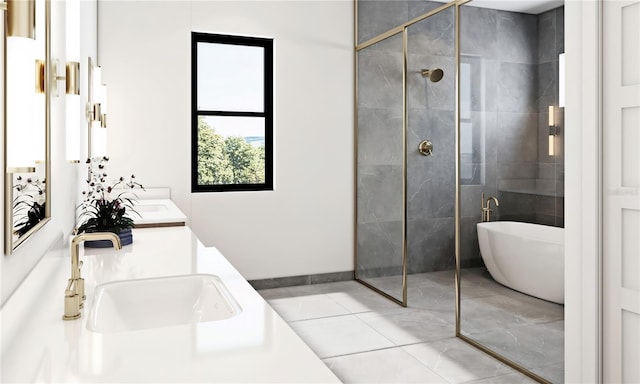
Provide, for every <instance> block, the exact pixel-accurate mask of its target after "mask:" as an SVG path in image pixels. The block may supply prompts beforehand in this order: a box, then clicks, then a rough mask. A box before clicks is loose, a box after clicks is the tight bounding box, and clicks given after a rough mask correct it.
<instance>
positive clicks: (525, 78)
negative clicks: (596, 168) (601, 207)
mask: <svg viewBox="0 0 640 384" xmlns="http://www.w3.org/2000/svg"><path fill="white" fill-rule="evenodd" d="M507 3H514V2H504V5H505V6H508V4H507ZM494 4H495V3H494ZM476 5H482V3H480V2H477V1H471V2H469V3H466V4H465V5H463V6H460V61H459V63H460V72H459V74H460V83H459V84H460V89H459V92H460V93H459V95H460V180H459V182H460V185H461V188H460V191H461V199H460V201H461V206H460V211H461V212H462V218H461V227H460V231H461V240H460V249H459V251H460V259H461V264H460V268H461V271H460V291H459V297H458V299H459V300H460V301H459V304H460V313H459V314H460V320H459V326H460V335H461V337H462V338H464V339H465V340H467V341H469V342H471V343H472V344H474V345H476V346H478V347H480V348H482V349H483V350H485V351H486V352H488V353H490V354H492V355H494V356H497V357H500V358H502V359H506V360H508V361H510V362H511V364H514V366H516V367H518V368H519V369H521V370H522V371H523V372H526V373H527V374H529V375H531V376H532V377H534V378H535V379H536V380H538V381H541V382H554V383H556V382H563V380H564V305H563V303H564V281H563V276H564V260H563V257H564V245H563V242H562V239H563V231H564V229H563V228H562V227H563V226H564V220H563V217H564V212H563V206H564V197H563V195H564V194H563V191H564V149H563V131H564V129H563V128H564V122H563V108H562V107H561V106H560V100H559V99H560V97H559V88H560V85H559V84H560V79H559V65H560V63H559V61H560V60H559V56H558V54H559V53H562V52H563V51H564V22H563V21H564V10H563V7H562V6H560V7H557V5H555V6H552V7H550V8H547V9H545V10H544V11H542V13H540V12H532V13H522V12H514V11H512V10H505V9H491V8H486V7H482V8H480V7H476ZM550 107H552V108H550ZM549 111H554V116H553V117H554V118H553V119H550V118H549V117H550V116H549ZM550 122H552V123H550ZM550 125H553V127H551V126H550ZM552 128H553V132H554V136H550V132H552V130H551V129H552ZM550 137H553V141H551V140H550V139H549V138H550ZM550 142H552V143H553V144H554V147H555V148H554V150H553V151H552V152H551V155H550V152H549V144H550ZM482 193H484V195H485V196H484V198H483V197H481V196H482ZM478 203H480V204H478ZM498 204H499V205H498ZM487 218H490V220H491V222H482V223H481V221H488V220H487Z"/></svg>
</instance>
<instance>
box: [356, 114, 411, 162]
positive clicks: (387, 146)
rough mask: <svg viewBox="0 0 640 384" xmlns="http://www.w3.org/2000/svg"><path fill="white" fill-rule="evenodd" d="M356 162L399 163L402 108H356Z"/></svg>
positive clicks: (400, 158) (400, 157)
mask: <svg viewBox="0 0 640 384" xmlns="http://www.w3.org/2000/svg"><path fill="white" fill-rule="evenodd" d="M357 136H358V164H359V165H361V166H362V165H385V164H387V165H391V164H397V165H401V164H402V163H403V161H404V159H403V158H402V110H401V109H399V110H398V109H382V108H362V107H361V108H359V109H358V135H357Z"/></svg>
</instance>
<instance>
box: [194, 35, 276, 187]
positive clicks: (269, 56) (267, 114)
mask: <svg viewBox="0 0 640 384" xmlns="http://www.w3.org/2000/svg"><path fill="white" fill-rule="evenodd" d="M198 43H214V44H230V45H242V46H254V47H262V48H264V109H263V112H250V111H215V110H200V109H198ZM198 116H230V117H261V118H264V131H265V132H264V139H265V159H264V166H265V170H264V172H265V175H264V176H265V181H264V183H261V184H213V185H200V184H198ZM272 190H273V39H269V38H259V37H248V36H234V35H221V34H212V33H203V32H191V192H227V191H272Z"/></svg>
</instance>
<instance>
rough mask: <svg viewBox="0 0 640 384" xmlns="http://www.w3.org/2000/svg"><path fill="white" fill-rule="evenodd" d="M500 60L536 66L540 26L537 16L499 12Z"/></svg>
mask: <svg viewBox="0 0 640 384" xmlns="http://www.w3.org/2000/svg"><path fill="white" fill-rule="evenodd" d="M497 21H498V23H497V24H498V47H499V48H498V49H499V52H498V54H499V59H500V60H501V61H503V62H512V63H527V64H534V63H537V60H538V44H537V40H538V36H537V35H538V33H537V32H538V26H537V20H536V16H535V15H529V14H524V13H516V12H498V20H497Z"/></svg>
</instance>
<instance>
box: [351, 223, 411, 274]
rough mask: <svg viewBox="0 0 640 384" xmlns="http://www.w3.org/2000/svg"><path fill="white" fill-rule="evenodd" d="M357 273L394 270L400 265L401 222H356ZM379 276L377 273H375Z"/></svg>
mask: <svg viewBox="0 0 640 384" xmlns="http://www.w3.org/2000/svg"><path fill="white" fill-rule="evenodd" d="M357 231H358V245H357V246H358V265H357V266H356V268H357V269H358V274H359V276H360V277H367V276H369V277H373V276H372V275H370V274H368V273H374V274H376V272H375V271H378V272H380V271H395V270H397V269H398V267H400V266H402V243H403V240H402V222H401V221H377V222H373V223H366V224H364V223H358V227H357ZM377 276H379V274H378V275H377Z"/></svg>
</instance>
